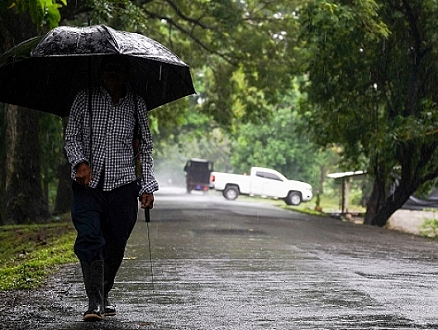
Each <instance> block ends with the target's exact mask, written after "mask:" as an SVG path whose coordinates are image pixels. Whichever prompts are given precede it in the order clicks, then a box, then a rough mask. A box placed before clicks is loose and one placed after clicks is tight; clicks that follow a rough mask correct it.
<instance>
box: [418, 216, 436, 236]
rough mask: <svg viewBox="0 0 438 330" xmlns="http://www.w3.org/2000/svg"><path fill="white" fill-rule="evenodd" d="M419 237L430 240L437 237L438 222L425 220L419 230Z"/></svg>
mask: <svg viewBox="0 0 438 330" xmlns="http://www.w3.org/2000/svg"><path fill="white" fill-rule="evenodd" d="M420 235H421V236H425V237H430V238H437V237H438V220H437V219H425V220H424V222H423V224H422V225H421V228H420Z"/></svg>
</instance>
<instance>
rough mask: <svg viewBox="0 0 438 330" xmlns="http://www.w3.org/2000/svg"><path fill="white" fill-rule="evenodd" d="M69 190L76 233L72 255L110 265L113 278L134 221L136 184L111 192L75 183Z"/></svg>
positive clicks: (136, 205) (135, 218)
mask: <svg viewBox="0 0 438 330" xmlns="http://www.w3.org/2000/svg"><path fill="white" fill-rule="evenodd" d="M72 188H73V206H72V220H73V224H74V226H75V228H76V230H77V237H76V242H75V245H74V251H75V254H76V255H77V257H78V258H79V260H80V261H84V262H88V263H91V262H92V261H94V260H99V259H104V260H105V261H109V262H110V263H111V264H112V267H111V268H113V271H112V272H113V273H114V276H115V272H117V269H118V268H119V266H120V264H121V262H122V260H123V255H124V252H125V248H126V243H127V241H128V238H129V236H130V235H131V232H132V229H133V228H134V225H135V222H136V220H137V212H138V200H137V193H138V190H137V189H138V188H137V182H135V181H134V182H132V183H129V184H127V185H124V186H122V187H119V188H116V189H114V190H112V191H102V190H101V189H99V188H96V189H92V188H86V187H85V186H83V185H79V184H77V183H76V182H73V184H72ZM112 275H113V274H111V276H110V277H112Z"/></svg>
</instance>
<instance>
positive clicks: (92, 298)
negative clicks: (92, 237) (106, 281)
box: [81, 260, 104, 322]
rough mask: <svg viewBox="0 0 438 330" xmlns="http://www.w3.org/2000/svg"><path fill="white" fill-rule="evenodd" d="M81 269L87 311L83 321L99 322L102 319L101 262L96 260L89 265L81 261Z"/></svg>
mask: <svg viewBox="0 0 438 330" xmlns="http://www.w3.org/2000/svg"><path fill="white" fill-rule="evenodd" d="M81 267H82V274H83V276H84V284H85V291H86V292H87V296H88V310H87V311H86V312H85V313H84V321H87V322H93V321H100V320H102V319H103V317H104V310H103V306H104V302H103V300H104V296H103V261H102V260H96V261H93V262H92V263H91V264H89V263H86V262H83V261H81Z"/></svg>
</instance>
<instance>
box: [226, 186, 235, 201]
mask: <svg viewBox="0 0 438 330" xmlns="http://www.w3.org/2000/svg"><path fill="white" fill-rule="evenodd" d="M222 194H223V195H224V197H225V198H226V199H229V200H234V199H236V198H237V196H239V189H238V188H237V187H236V186H227V187H226V188H225V189H224V192H223V193H222Z"/></svg>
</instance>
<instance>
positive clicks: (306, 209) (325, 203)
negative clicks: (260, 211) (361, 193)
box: [238, 195, 366, 216]
mask: <svg viewBox="0 0 438 330" xmlns="http://www.w3.org/2000/svg"><path fill="white" fill-rule="evenodd" d="M238 200H240V201H248V202H251V201H252V202H255V201H257V202H263V203H266V204H271V205H275V206H278V207H281V208H284V209H286V210H293V211H296V212H301V213H306V214H312V215H319V216H328V214H331V213H339V212H340V206H339V197H338V196H334V197H332V196H321V199H320V204H319V206H320V207H321V209H322V211H317V210H315V206H316V205H315V198H313V199H312V200H311V201H310V202H305V203H301V204H300V205H298V206H293V205H286V203H285V202H284V201H283V200H282V199H271V198H262V197H249V196H243V195H240V196H239V197H238ZM349 210H350V212H352V213H365V211H366V209H365V208H364V207H362V206H360V205H354V204H350V207H349Z"/></svg>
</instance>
